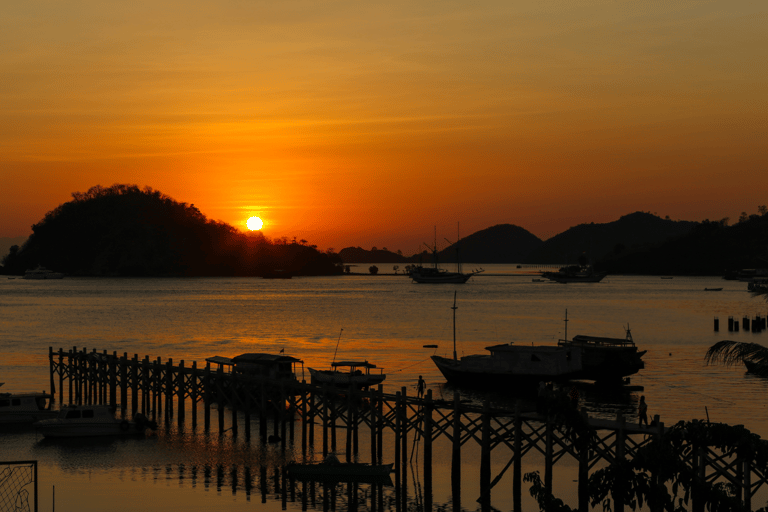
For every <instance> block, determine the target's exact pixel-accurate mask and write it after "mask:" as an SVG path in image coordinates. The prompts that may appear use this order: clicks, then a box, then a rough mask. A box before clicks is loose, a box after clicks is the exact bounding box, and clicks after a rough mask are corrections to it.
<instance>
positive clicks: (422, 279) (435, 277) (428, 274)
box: [408, 228, 483, 284]
mask: <svg viewBox="0 0 768 512" xmlns="http://www.w3.org/2000/svg"><path fill="white" fill-rule="evenodd" d="M424 245H426V244H424ZM430 249H431V250H432V266H430V267H425V266H423V265H416V266H413V267H411V268H410V269H409V270H408V276H410V278H411V279H412V280H413V282H415V283H448V284H461V283H466V282H467V281H469V278H470V277H472V276H473V275H475V274H479V273H480V272H482V271H483V269H480V270H473V271H472V272H462V270H461V259H459V257H458V253H459V244H458V242H457V243H456V272H450V271H448V270H445V269H442V268H440V266H439V265H438V263H437V228H435V243H434V245H433V246H432V247H431V248H430Z"/></svg>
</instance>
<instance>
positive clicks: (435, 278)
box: [411, 272, 474, 284]
mask: <svg viewBox="0 0 768 512" xmlns="http://www.w3.org/2000/svg"><path fill="white" fill-rule="evenodd" d="M473 275H474V274H460V273H458V272H441V273H439V274H434V275H421V274H418V273H411V279H412V280H413V281H414V282H415V283H435V284H438V283H445V284H462V283H466V282H467V281H469V278H470V277H472V276H473Z"/></svg>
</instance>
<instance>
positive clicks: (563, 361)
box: [432, 292, 581, 392]
mask: <svg viewBox="0 0 768 512" xmlns="http://www.w3.org/2000/svg"><path fill="white" fill-rule="evenodd" d="M451 309H453V358H452V359H451V358H448V357H442V356H438V355H433V356H432V362H433V363H435V366H437V369H438V370H440V373H442V374H443V377H445V379H446V380H447V381H448V383H450V384H455V385H459V386H465V387H474V388H493V389H497V390H508V391H513V392H529V391H533V390H535V389H537V387H538V385H539V383H540V382H542V381H543V382H554V381H564V380H568V379H570V378H571V376H573V375H576V374H577V372H579V371H580V370H581V358H580V356H581V352H580V351H574V350H571V349H570V348H566V347H560V346H556V345H539V346H534V345H533V344H531V345H515V344H513V343H509V344H503V345H493V346H491V347H485V349H486V350H487V351H489V352H490V354H472V355H468V356H463V357H461V358H458V357H457V356H456V310H457V309H458V307H457V306H456V292H454V293H453V307H451Z"/></svg>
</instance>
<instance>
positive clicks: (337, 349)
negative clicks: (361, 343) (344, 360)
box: [331, 329, 344, 370]
mask: <svg viewBox="0 0 768 512" xmlns="http://www.w3.org/2000/svg"><path fill="white" fill-rule="evenodd" d="M342 332H344V329H342V330H340V331H339V339H338V340H336V350H334V351H333V362H332V363H331V370H333V363H335V362H336V352H338V351H339V342H340V341H341V333H342Z"/></svg>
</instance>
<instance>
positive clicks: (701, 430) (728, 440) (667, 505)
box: [525, 395, 768, 512]
mask: <svg viewBox="0 0 768 512" xmlns="http://www.w3.org/2000/svg"><path fill="white" fill-rule="evenodd" d="M566 399H567V397H565V396H564V395H559V396H558V395H556V396H551V397H549V413H550V415H551V417H552V421H553V423H554V425H555V426H556V428H557V429H558V430H560V431H561V432H562V433H563V434H564V435H565V436H566V437H568V438H569V439H570V440H571V442H573V443H574V445H575V446H577V448H578V449H579V450H583V449H591V448H593V446H594V445H593V443H594V441H595V440H596V436H595V435H594V431H593V430H592V428H591V427H590V426H589V424H588V423H587V422H586V420H584V419H583V418H582V419H581V420H580V419H579V418H580V415H579V414H578V413H575V412H574V408H573V406H571V405H570V404H568V403H567V401H566ZM649 433H652V432H649ZM653 435H654V437H653V438H652V439H651V440H650V441H649V442H648V443H646V444H645V445H643V446H641V447H639V448H638V449H637V450H636V451H635V455H634V457H632V458H631V459H627V460H624V461H621V462H620V463H618V464H612V465H609V466H607V467H605V468H603V469H600V470H598V471H596V472H595V473H593V474H592V475H591V476H590V478H589V484H588V487H587V489H588V494H589V501H590V503H591V506H592V507H595V506H597V505H599V504H602V507H603V510H609V511H610V510H611V506H612V503H613V502H617V501H620V502H622V503H624V504H625V505H626V506H628V507H629V508H630V509H632V510H637V509H638V508H643V507H644V506H647V507H648V508H650V509H651V510H668V511H674V512H683V511H685V510H688V502H689V501H690V500H691V499H692V497H693V496H694V495H695V496H697V497H699V498H698V499H700V500H701V503H703V504H704V506H706V508H707V510H709V511H717V512H746V510H745V509H744V506H743V504H742V502H741V501H740V500H739V498H738V495H737V492H736V488H735V487H734V486H733V485H731V484H728V483H712V482H705V481H700V479H699V478H698V476H697V474H696V473H695V472H694V471H695V470H694V469H693V468H692V467H690V466H689V465H688V464H687V463H686V461H690V460H692V458H693V456H694V455H695V453H696V451H697V450H698V449H699V448H702V447H713V448H715V449H717V450H719V451H720V452H721V453H723V454H725V455H729V456H738V457H740V458H743V459H748V460H751V463H752V465H753V466H754V467H756V468H758V470H759V471H761V472H763V473H764V472H765V471H766V469H768V442H766V441H764V440H762V439H761V438H760V436H758V435H756V434H753V433H752V432H750V431H749V430H747V429H746V428H744V426H742V425H735V426H733V425H727V424H723V423H709V422H704V421H701V420H693V421H688V422H685V421H681V422H679V423H677V424H676V425H674V426H672V427H671V428H668V429H667V430H666V431H665V432H664V434H663V435H659V434H658V433H655V432H654V433H653ZM575 443H581V444H575ZM525 481H526V482H529V483H531V487H530V493H531V496H533V497H534V498H536V501H537V502H538V504H539V508H540V510H542V511H547V512H550V511H553V512H572V509H571V508H569V507H568V506H567V505H565V504H564V503H563V502H562V501H561V500H559V499H557V498H555V497H554V496H553V495H552V494H550V493H548V492H547V491H546V489H545V487H544V486H543V485H542V482H541V479H540V477H539V475H538V473H537V472H536V473H528V474H526V475H525ZM760 511H762V512H766V509H760Z"/></svg>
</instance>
